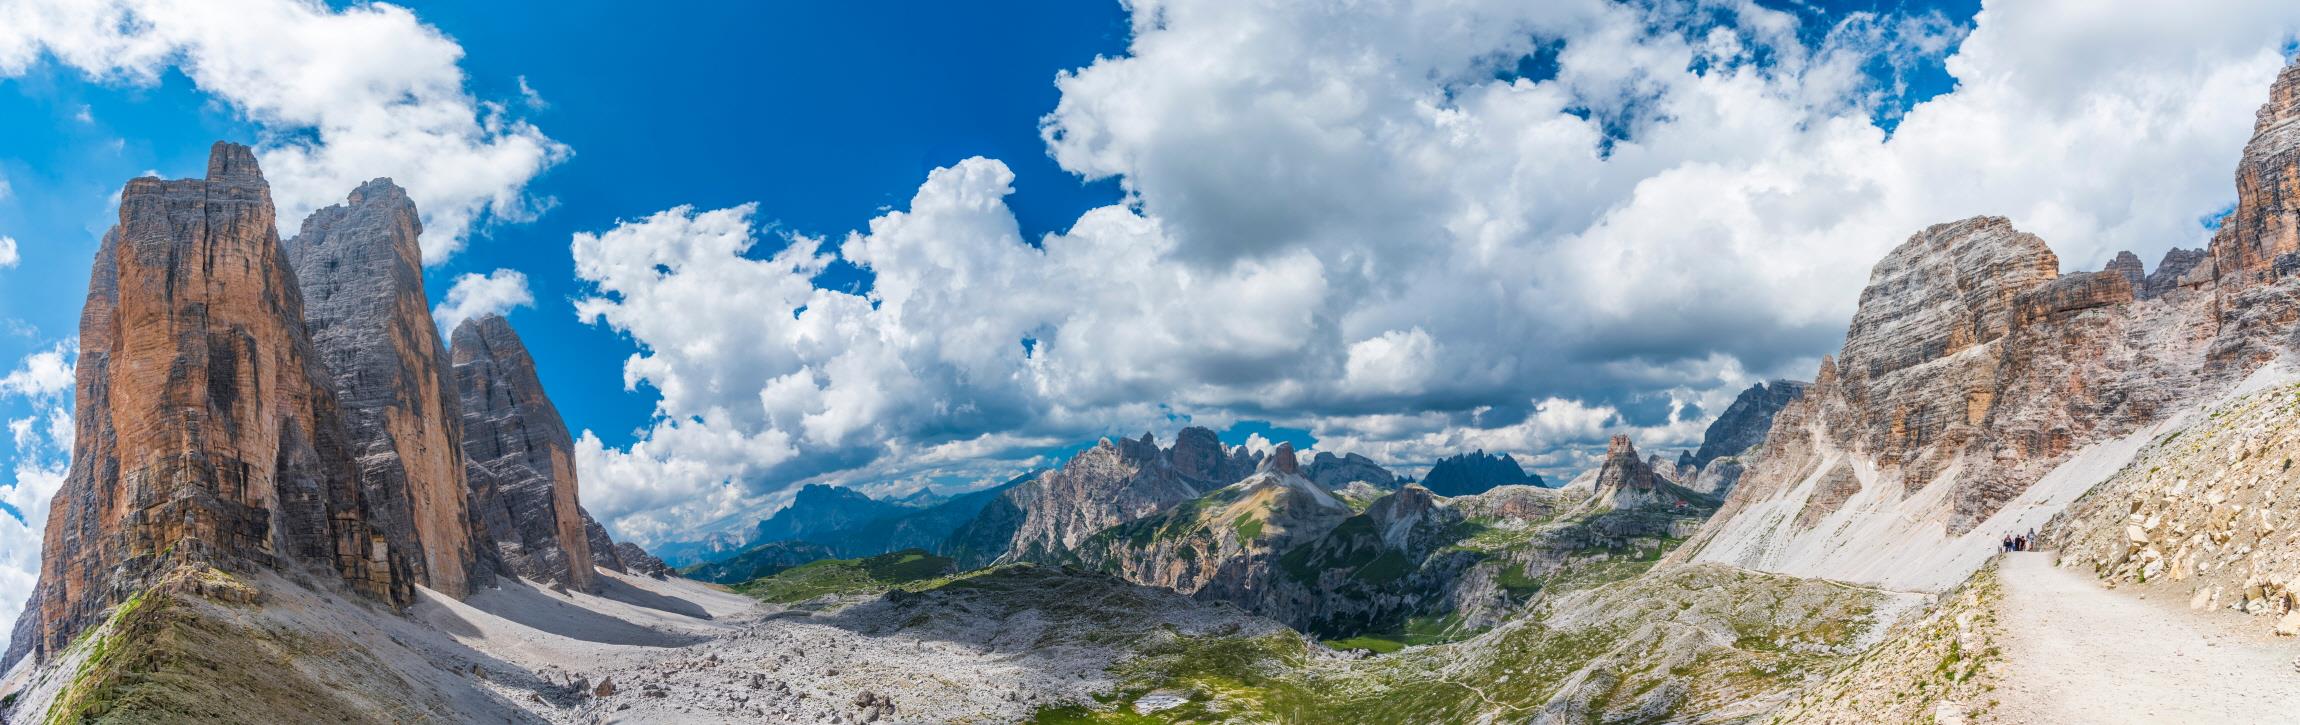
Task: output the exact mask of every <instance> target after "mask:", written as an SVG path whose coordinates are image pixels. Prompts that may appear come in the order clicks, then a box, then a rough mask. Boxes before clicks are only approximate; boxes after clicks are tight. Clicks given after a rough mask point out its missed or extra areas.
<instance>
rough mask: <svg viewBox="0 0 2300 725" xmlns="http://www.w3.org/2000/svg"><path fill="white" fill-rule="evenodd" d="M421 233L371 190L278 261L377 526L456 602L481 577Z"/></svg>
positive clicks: (315, 223)
mask: <svg viewBox="0 0 2300 725" xmlns="http://www.w3.org/2000/svg"><path fill="white" fill-rule="evenodd" d="M422 233H423V224H422V222H421V221H419V220H418V218H417V216H416V212H415V203H414V202H413V201H410V200H408V198H407V192H406V191H405V190H402V189H400V188H399V186H398V185H395V184H393V183H392V182H391V180H390V179H376V180H374V181H370V182H367V183H366V184H363V185H361V186H360V187H359V189H357V190H355V191H353V192H352V193H351V196H350V198H348V199H346V200H345V202H344V203H343V204H340V205H336V206H330V207H327V208H325V209H321V210H319V211H317V212H313V213H312V215H311V217H310V218H308V219H305V220H304V222H303V231H302V232H301V233H299V234H297V235H296V237H295V238H294V239H291V240H289V241H288V243H287V252H288V259H289V260H290V261H291V262H292V263H293V264H294V265H295V272H296V278H297V280H299V281H300V282H301V284H302V289H303V299H304V321H305V323H306V325H307V326H308V327H309V328H310V330H311V337H312V343H313V345H315V346H316V348H317V349H318V351H319V357H320V360H321V361H322V362H324V363H326V365H327V368H328V370H330V371H331V372H332V373H333V377H332V378H330V379H329V383H330V384H331V385H332V386H333V387H334V389H335V392H336V395H337V396H338V398H339V399H340V400H341V401H342V404H343V410H344V421H345V424H346V426H347V427H348V428H349V429H350V433H351V441H350V442H351V446H352V452H353V454H354V455H355V456H356V460H357V463H358V466H359V481H360V487H361V489H362V490H363V493H364V494H365V495H366V497H367V500H368V502H369V505H370V506H371V507H372V508H373V509H374V514H375V522H376V527H377V528H379V529H381V530H382V531H383V532H384V535H385V536H386V537H388V538H389V539H390V540H391V544H392V546H393V547H394V548H397V549H400V550H403V551H406V552H408V553H409V558H410V559H411V560H412V561H413V563H414V565H415V567H416V571H417V574H418V575H419V576H420V577H421V578H422V581H423V583H424V584H425V585H427V586H430V587H431V588H433V589H436V590H439V591H441V592H444V593H446V594H448V595H450V596H455V597H461V596H464V595H465V594H468V593H469V592H470V591H471V588H472V587H473V586H474V585H475V584H484V583H486V582H487V580H488V579H489V578H490V576H491V574H490V572H488V571H486V570H485V569H484V568H483V567H481V566H479V563H478V561H477V560H476V559H475V558H474V557H475V554H474V552H475V551H476V550H477V547H475V546H474V541H475V540H477V539H479V538H480V536H477V535H475V533H474V531H473V529H474V528H475V526H476V525H477V524H476V520H475V519H473V518H472V516H471V507H470V506H469V504H468V503H467V502H466V498H467V497H468V496H469V495H470V488H469V485H468V484H467V483H466V482H465V480H464V460H463V445H462V441H463V420H462V412H461V410H460V403H461V398H460V394H459V393H458V392H457V391H456V388H455V382H454V378H453V377H452V376H451V375H450V374H449V371H450V366H449V363H448V359H447V346H446V345H445V344H444V343H442V342H440V339H439V329H438V325H437V323H434V322H433V321H432V318H431V308H430V307H429V306H428V305H429V298H428V297H426V296H425V294H424V290H423V262H422V260H423V249H422V247H420V246H418V244H417V241H416V238H417V236H418V235H420V234H422Z"/></svg>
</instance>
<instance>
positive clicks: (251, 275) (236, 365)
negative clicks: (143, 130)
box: [24, 143, 415, 657]
mask: <svg viewBox="0 0 2300 725" xmlns="http://www.w3.org/2000/svg"><path fill="white" fill-rule="evenodd" d="M81 326H82V330H81V338H80V339H81V342H80V344H81V348H82V354H81V357H80V361H79V369H78V371H77V376H78V383H79V386H80V387H79V393H78V398H77V400H76V402H75V406H76V411H77V416H78V417H77V419H76V425H77V426H78V435H77V437H76V439H75V440H74V443H73V457H72V470H71V473H70V474H69V476H68V478H67V480H66V482H65V484H64V486H63V488H62V489H61V490H60V491H59V492H58V494H57V496H56V498H55V501H54V503H53V504H52V508H51V510H50V511H51V513H50V517H49V520H48V529H47V532H46V539H45V544H44V545H45V547H46V548H45V550H44V552H43V557H42V562H41V583H40V585H39V586H38V590H37V592H36V595H35V601H34V602H33V603H32V604H33V606H32V607H31V608H30V609H28V610H27V611H26V613H25V615H24V616H26V617H35V618H37V620H38V624H37V625H36V627H35V628H36V629H37V636H35V637H33V638H31V639H32V640H33V643H32V644H31V645H30V647H29V649H30V650H31V652H30V653H31V654H36V655H39V656H41V657H45V656H46V655H47V653H50V652H54V651H56V650H57V649H58V648H61V647H62V646H63V645H65V644H67V643H69V642H70V641H71V639H72V637H73V636H74V635H77V634H78V633H79V632H80V631H81V630H82V629H84V628H86V627H87V626H89V625H91V624H93V623H95V622H96V621H97V619H98V618H99V617H101V616H102V614H103V612H104V611H105V610H106V609H107V608H108V607H110V606H111V605H113V604H117V603H119V602H120V601H122V600H124V599H125V598H126V597H128V596H131V595H133V594H135V593H137V592H139V591H142V589H143V588H145V587H147V586H149V585H150V584H151V583H152V582H153V581H155V580H156V579H157V578H158V577H159V576H161V575H164V574H165V573H166V572H167V571H169V570H172V569H174V568H175V567H177V566H179V565H185V564H189V563H215V564H220V565H224V566H279V567H282V568H295V569H302V568H304V567H312V568H317V569H320V570H328V571H334V572H336V573H338V574H340V575H341V576H342V578H343V579H344V580H345V581H346V582H348V583H349V584H350V585H351V586H353V587H354V588H355V589H357V590H358V591H361V592H363V593H366V594H368V595H370V596H374V597H376V598H378V599H381V600H384V601H387V602H391V603H394V604H401V603H405V602H408V601H410V600H411V599H412V595H413V589H412V587H413V584H414V580H415V577H414V572H413V566H412V563H411V560H410V558H409V557H408V555H407V552H405V551H402V550H400V549H398V548H396V547H394V546H392V545H391V542H390V540H389V538H388V537H387V536H386V535H385V534H384V532H383V531H381V530H379V529H378V528H376V527H375V526H374V525H373V524H372V522H371V520H370V512H371V510H372V507H371V506H370V504H369V502H368V501H366V500H365V498H364V497H363V495H362V490H361V487H360V484H359V477H358V475H357V468H356V466H355V464H354V461H353V456H354V453H353V446H352V445H351V442H350V441H349V440H348V434H347V433H346V429H345V426H344V422H343V419H342V418H343V416H342V413H341V410H340V408H339V407H338V404H337V401H336V397H335V395H334V392H333V390H332V389H331V387H330V385H329V384H328V381H329V380H330V379H331V378H330V376H329V374H328V371H327V369H326V367H325V366H324V365H322V364H321V362H320V360H319V358H318V356H317V354H316V353H315V351H314V348H313V345H312V342H311V339H310V337H309V336H308V335H307V334H306V333H305V330H304V322H303V298H302V295H301V292H300V290H299V289H298V286H297V283H296V278H295V273H294V271H293V270H292V269H291V268H290V267H289V265H288V260H287V256H286V253H285V252H284V250H283V249H282V248H281V245H280V241H279V235H278V232H277V227H276V225H275V220H274V212H273V209H272V204H271V193H270V187H269V186H268V185H267V184H266V183H265V181H264V178H263V174H262V172H261V170H259V169H258V168H257V166H256V160H255V156H254V154H253V153H251V152H250V151H249V150H248V149H247V147H244V146H239V145H236V144H228V143H219V144H217V145H216V146H215V148H214V150H213V152H212V154H211V156H210V158H209V160H208V171H207V176H206V178H204V179H186V180H177V181H162V180H160V179H154V178H142V179H136V180H133V181H130V182H128V185H127V188H126V189H125V190H124V191H123V192H122V193H121V198H120V218H119V226H118V227H117V228H116V229H115V230H114V231H113V232H112V233H111V234H110V235H108V236H107V238H106V242H105V244H104V246H103V250H102V252H100V253H99V258H98V259H97V260H96V264H95V272H94V274H93V275H92V279H91V281H90V285H89V296H88V303H87V307H86V308H85V310H84V311H83V314H82V316H81Z"/></svg>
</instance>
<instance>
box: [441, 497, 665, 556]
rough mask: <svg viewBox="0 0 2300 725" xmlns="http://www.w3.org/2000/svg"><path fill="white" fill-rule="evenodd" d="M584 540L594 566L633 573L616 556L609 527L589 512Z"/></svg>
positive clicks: (587, 513) (586, 516)
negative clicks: (588, 547)
mask: <svg viewBox="0 0 2300 725" xmlns="http://www.w3.org/2000/svg"><path fill="white" fill-rule="evenodd" d="M475 500H476V499H475ZM583 540H584V542H586V543H588V544H589V545H590V547H591V565H592V566H595V567H598V568H601V569H606V570H608V571H613V572H620V573H624V574H629V573H631V567H630V565H627V564H624V563H623V557H621V556H617V555H616V551H615V540H614V539H613V538H610V537H608V536H607V527H605V526H601V525H599V520H598V519H594V518H591V512H589V511H584V512H583Z"/></svg>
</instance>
